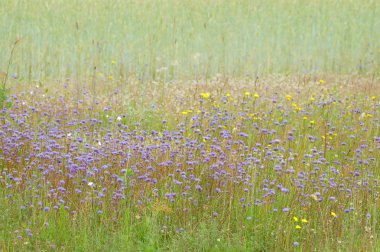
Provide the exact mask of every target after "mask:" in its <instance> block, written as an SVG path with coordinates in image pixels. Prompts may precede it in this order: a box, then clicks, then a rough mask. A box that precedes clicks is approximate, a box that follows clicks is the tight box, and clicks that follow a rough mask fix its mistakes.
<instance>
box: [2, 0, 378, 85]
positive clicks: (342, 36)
mask: <svg viewBox="0 0 380 252" xmlns="http://www.w3.org/2000/svg"><path fill="white" fill-rule="evenodd" d="M0 5H1V8H0V32H1V34H4V35H5V36H1V38H0V48H1V50H0V69H2V71H5V70H6V63H7V59H8V57H9V54H10V48H11V45H12V44H13V42H14V41H15V40H16V39H17V38H20V39H21V43H20V45H19V46H18V48H17V51H16V53H15V55H14V60H13V64H12V66H11V69H10V74H14V73H16V74H18V76H19V77H20V78H22V79H24V80H27V81H30V80H35V79H37V80H47V79H50V80H51V79H59V80H63V79H64V78H66V77H70V78H74V79H79V80H80V79H82V80H83V78H87V79H92V76H93V75H94V67H96V70H95V72H96V74H99V75H101V77H100V78H105V79H107V78H109V76H112V77H113V78H114V79H118V80H119V79H122V80H124V79H126V76H129V75H131V74H135V75H137V76H138V77H139V78H140V79H142V80H147V79H183V78H190V79H195V78H210V77H212V76H215V75H217V74H218V73H220V74H221V75H223V76H228V77H244V76H246V75H249V76H251V77H252V78H253V77H255V76H256V75H259V76H262V75H265V74H268V73H283V74H289V73H291V74H307V73H361V74H367V73H371V74H379V54H380V53H379V50H380V44H379V41H380V22H379V18H378V17H379V16H380V4H379V3H378V1H375V0H371V1H336V0H334V1H330V0H323V1H305V0H293V1H291V0H284V1H267V0H266V1H263V0H256V1H247V0H241V1H233V2H231V1H201V0H195V1H186V2H182V1H177V0H163V1H152V0H148V1H131V0H129V1H120V0H119V1H117V0H115V1H112V2H111V3H109V2H107V1H100V0H97V1H89V0H87V1H72V0H69V1H45V0H36V1H6V0H2V1H1V2H0ZM112 62H113V63H114V64H112Z"/></svg>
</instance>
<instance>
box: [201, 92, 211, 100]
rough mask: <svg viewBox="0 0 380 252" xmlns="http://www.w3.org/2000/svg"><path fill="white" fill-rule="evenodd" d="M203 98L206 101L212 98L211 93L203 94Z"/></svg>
mask: <svg viewBox="0 0 380 252" xmlns="http://www.w3.org/2000/svg"><path fill="white" fill-rule="evenodd" d="M201 96H202V97H203V98H205V99H207V98H209V97H210V93H201Z"/></svg>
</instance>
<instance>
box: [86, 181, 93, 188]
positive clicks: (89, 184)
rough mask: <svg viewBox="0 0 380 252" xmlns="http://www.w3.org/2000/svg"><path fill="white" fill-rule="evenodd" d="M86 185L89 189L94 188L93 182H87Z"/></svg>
mask: <svg viewBox="0 0 380 252" xmlns="http://www.w3.org/2000/svg"><path fill="white" fill-rule="evenodd" d="M87 185H88V186H89V187H94V186H95V184H94V182H88V184H87Z"/></svg>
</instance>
